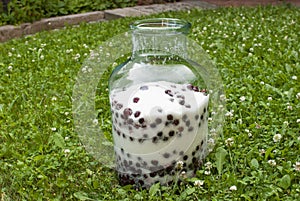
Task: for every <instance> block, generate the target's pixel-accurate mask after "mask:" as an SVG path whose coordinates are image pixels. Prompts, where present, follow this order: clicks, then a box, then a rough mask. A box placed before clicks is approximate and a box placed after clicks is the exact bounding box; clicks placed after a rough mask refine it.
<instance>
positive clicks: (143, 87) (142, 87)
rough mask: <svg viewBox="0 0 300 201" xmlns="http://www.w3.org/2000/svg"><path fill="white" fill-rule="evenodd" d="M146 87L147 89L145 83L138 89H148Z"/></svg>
mask: <svg viewBox="0 0 300 201" xmlns="http://www.w3.org/2000/svg"><path fill="white" fill-rule="evenodd" d="M148 89H149V88H148V86H146V85H144V86H141V87H140V90H148Z"/></svg>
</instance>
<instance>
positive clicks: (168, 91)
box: [165, 89, 173, 97]
mask: <svg viewBox="0 0 300 201" xmlns="http://www.w3.org/2000/svg"><path fill="white" fill-rule="evenodd" d="M165 93H166V94H168V95H169V96H171V97H173V94H172V91H171V90H170V89H167V90H166V91H165Z"/></svg>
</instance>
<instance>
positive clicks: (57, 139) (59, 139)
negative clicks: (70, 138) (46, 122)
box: [51, 133, 66, 148]
mask: <svg viewBox="0 0 300 201" xmlns="http://www.w3.org/2000/svg"><path fill="white" fill-rule="evenodd" d="M51 141H52V142H53V143H54V145H55V146H57V147H60V148H64V147H65V146H66V144H65V140H64V138H63V136H61V135H60V134H59V133H53V135H52V136H51Z"/></svg>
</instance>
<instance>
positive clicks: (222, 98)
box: [220, 93, 300, 101]
mask: <svg viewBox="0 0 300 201" xmlns="http://www.w3.org/2000/svg"><path fill="white" fill-rule="evenodd" d="M299 96H300V93H299ZM220 100H221V101H224V100H226V96H225V95H224V94H222V95H220Z"/></svg>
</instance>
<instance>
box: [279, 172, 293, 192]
mask: <svg viewBox="0 0 300 201" xmlns="http://www.w3.org/2000/svg"><path fill="white" fill-rule="evenodd" d="M278 185H279V186H280V187H281V188H283V189H285V190H286V189H288V188H289V187H290V186H291V177H290V175H288V174H286V175H284V176H283V177H282V178H281V179H280V180H279V183H278Z"/></svg>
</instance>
